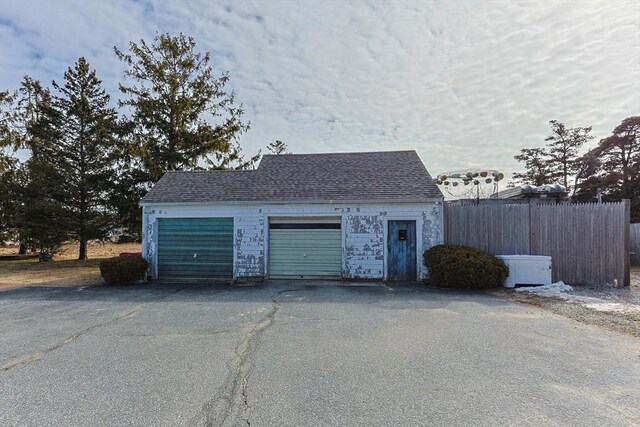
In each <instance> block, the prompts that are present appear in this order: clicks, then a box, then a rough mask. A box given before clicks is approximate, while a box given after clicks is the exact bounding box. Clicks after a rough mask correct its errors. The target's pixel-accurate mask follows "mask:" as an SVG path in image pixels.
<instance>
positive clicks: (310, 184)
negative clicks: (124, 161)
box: [142, 151, 442, 203]
mask: <svg viewBox="0 0 640 427" xmlns="http://www.w3.org/2000/svg"><path fill="white" fill-rule="evenodd" d="M428 198H442V193H441V192H440V190H439V189H438V187H437V186H436V185H435V183H434V182H433V179H432V178H431V175H429V172H428V171H427V169H426V168H425V167H424V165H423V164H422V161H421V160H420V158H419V157H418V154H417V153H416V152H415V151H383V152H371V153H332V154H281V155H277V156H276V155H266V156H264V157H263V158H262V160H261V162H260V165H259V167H258V168H257V169H256V170H249V171H195V172H168V173H166V174H165V175H164V176H163V177H162V178H161V179H160V181H158V182H157V183H156V185H155V186H154V187H153V188H152V189H151V191H149V193H148V194H147V195H146V196H145V197H143V198H142V203H165V202H166V203H179V202H217V201H229V202H231V201H238V202H240V201H256V202H258V201H270V202H271V201H273V202H275V201H292V202H294V201H299V202H305V201H325V200H326V201H349V200H358V201H366V200H389V201H393V200H407V199H428Z"/></svg>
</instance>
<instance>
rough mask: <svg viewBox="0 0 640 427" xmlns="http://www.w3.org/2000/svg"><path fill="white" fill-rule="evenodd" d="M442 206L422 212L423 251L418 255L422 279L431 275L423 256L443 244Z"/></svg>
mask: <svg viewBox="0 0 640 427" xmlns="http://www.w3.org/2000/svg"><path fill="white" fill-rule="evenodd" d="M440 206H441V205H436V206H433V207H431V208H429V209H427V210H425V211H423V212H422V250H421V251H420V253H419V254H418V257H419V260H420V276H421V277H426V276H427V275H428V274H429V270H428V269H427V267H426V266H425V265H424V263H423V262H422V254H424V252H425V251H426V250H427V249H429V248H431V247H433V246H435V245H440V244H442V243H443V236H442V224H441V222H442V216H441V214H440Z"/></svg>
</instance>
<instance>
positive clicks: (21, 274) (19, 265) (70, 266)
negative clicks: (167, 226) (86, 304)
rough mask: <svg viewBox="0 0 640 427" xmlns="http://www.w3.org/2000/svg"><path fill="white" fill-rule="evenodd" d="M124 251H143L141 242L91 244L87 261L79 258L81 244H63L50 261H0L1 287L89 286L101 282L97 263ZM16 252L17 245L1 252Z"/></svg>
mask: <svg viewBox="0 0 640 427" xmlns="http://www.w3.org/2000/svg"><path fill="white" fill-rule="evenodd" d="M121 252H140V244H137V243H127V244H118V245H116V244H113V243H104V244H103V243H92V244H90V245H89V248H88V255H89V258H90V259H88V260H83V261H78V260H77V259H75V258H77V256H78V245H77V244H75V245H74V244H69V245H63V246H62V247H61V249H60V251H59V253H58V254H57V255H56V256H55V257H54V260H53V261H50V262H38V259H37V258H25V259H12V260H3V261H0V289H8V288H15V287H21V286H90V285H99V284H101V283H102V278H101V277H100V271H99V269H98V265H99V264H100V260H101V259H102V258H109V257H112V256H117V255H118V254H119V253H121ZM13 254H17V248H2V249H1V250H0V255H13Z"/></svg>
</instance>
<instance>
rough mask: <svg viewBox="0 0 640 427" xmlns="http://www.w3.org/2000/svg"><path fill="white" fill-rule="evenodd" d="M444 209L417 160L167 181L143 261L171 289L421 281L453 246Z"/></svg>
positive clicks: (154, 198)
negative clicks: (245, 283) (171, 283)
mask: <svg viewBox="0 0 640 427" xmlns="http://www.w3.org/2000/svg"><path fill="white" fill-rule="evenodd" d="M442 202H443V196H442V193H441V192H440V190H439V189H438V188H437V186H436V185H435V184H434V182H433V179H432V178H431V176H430V175H429V172H428V171H427V169H426V168H425V166H424V165H423V163H422V161H421V160H420V158H419V157H418V155H417V153H416V152H415V151H391V152H371V153H333V154H283V155H267V156H264V157H263V158H262V160H261V162H260V165H259V167H258V168H257V169H256V170H248V171H193V172H168V173H166V174H165V175H164V176H163V177H162V178H161V179H160V181H158V183H157V184H156V185H155V186H154V187H153V188H152V189H151V191H150V192H149V193H148V194H147V195H146V196H145V197H144V198H143V199H142V200H141V202H140V205H141V207H142V213H143V229H142V235H143V256H144V257H145V258H146V259H147V260H148V261H149V264H150V276H151V277H152V278H155V279H163V280H214V279H232V278H273V279H287V278H292V279H300V278H303V279H378V280H380V279H383V280H416V279H419V278H422V277H424V276H425V275H426V269H425V267H424V266H423V265H422V262H421V259H422V253H423V252H424V251H425V250H426V249H428V248H430V247H431V246H433V245H436V244H440V243H441V242H442V232H443V223H442Z"/></svg>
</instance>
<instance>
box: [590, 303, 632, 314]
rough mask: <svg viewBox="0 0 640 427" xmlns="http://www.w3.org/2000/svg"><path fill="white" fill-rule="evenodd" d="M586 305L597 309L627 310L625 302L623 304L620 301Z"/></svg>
mask: <svg viewBox="0 0 640 427" xmlns="http://www.w3.org/2000/svg"><path fill="white" fill-rule="evenodd" d="M584 306H585V307H587V308H590V309H592V310H596V311H617V312H623V311H625V306H624V304H621V303H619V302H596V303H587V304H584Z"/></svg>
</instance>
